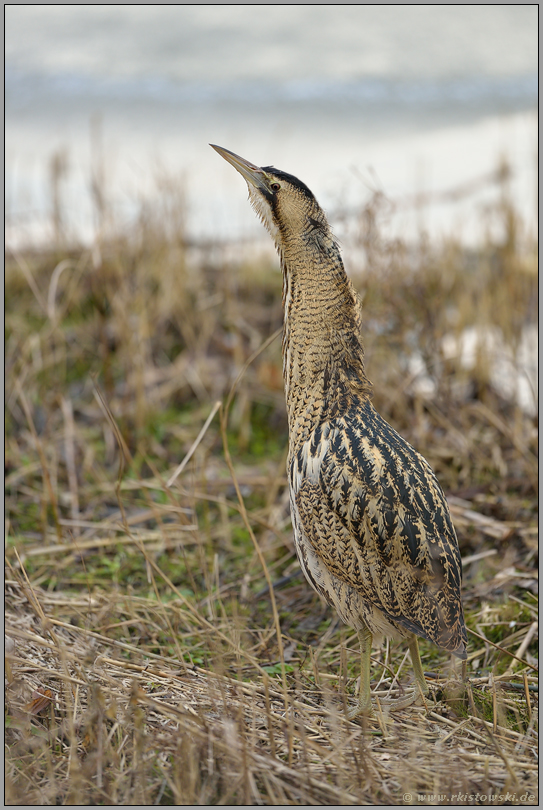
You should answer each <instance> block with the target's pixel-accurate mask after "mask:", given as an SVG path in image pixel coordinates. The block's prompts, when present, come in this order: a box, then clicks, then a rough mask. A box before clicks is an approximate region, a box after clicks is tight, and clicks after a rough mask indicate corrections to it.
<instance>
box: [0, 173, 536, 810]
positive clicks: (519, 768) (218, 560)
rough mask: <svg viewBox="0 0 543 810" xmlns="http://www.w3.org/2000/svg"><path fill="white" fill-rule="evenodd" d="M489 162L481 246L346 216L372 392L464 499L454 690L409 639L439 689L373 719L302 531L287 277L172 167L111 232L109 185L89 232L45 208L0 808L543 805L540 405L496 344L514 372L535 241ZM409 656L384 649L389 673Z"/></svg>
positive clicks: (22, 456)
mask: <svg viewBox="0 0 543 810" xmlns="http://www.w3.org/2000/svg"><path fill="white" fill-rule="evenodd" d="M501 182H502V190H503V193H502V196H501V198H500V199H499V201H498V203H497V205H496V208H495V209H494V211H493V212H491V214H492V216H493V217H494V218H495V220H496V221H497V220H499V221H500V222H501V223H502V225H503V226H504V227H503V228H502V231H501V236H500V237H499V238H490V236H489V238H488V240H487V244H486V246H485V247H484V248H482V249H481V250H479V251H477V252H475V251H474V252H471V253H467V252H466V251H465V250H463V249H462V248H461V247H460V245H458V244H456V243H455V242H454V241H453V240H451V241H450V242H449V243H447V244H440V245H431V244H429V242H428V240H427V239H426V238H425V237H424V234H421V235H420V238H419V239H418V241H417V243H416V244H414V245H413V244H412V245H406V244H403V243H398V242H395V243H390V242H387V241H386V240H385V239H384V238H383V236H382V231H381V230H380V221H381V220H380V217H381V216H382V215H383V200H382V199H381V198H380V197H375V198H374V199H373V200H371V201H370V202H369V203H368V204H367V205H366V206H365V207H363V208H362V209H361V211H360V212H359V216H358V218H356V217H355V218H354V219H350V220H349V222H348V223H347V224H348V226H349V233H350V239H351V246H352V247H356V248H357V250H358V255H359V256H360V267H358V268H357V267H354V271H355V272H354V277H355V281H356V283H357V285H358V287H359V289H360V292H361V294H362V297H363V300H364V313H365V316H364V323H365V326H364V335H365V344H366V350H367V367H368V373H369V376H370V378H371V379H372V380H373V382H374V384H375V396H374V401H375V404H376V406H377V407H378V409H379V410H380V411H381V412H382V413H383V415H384V416H385V417H386V418H387V419H389V420H390V421H391V422H392V424H393V425H394V426H395V427H397V428H398V429H399V430H400V431H401V432H402V433H403V434H404V435H405V436H406V437H407V438H408V439H409V440H410V441H411V442H412V443H413V444H414V445H415V446H416V447H417V448H418V449H419V450H420V451H421V452H422V453H424V455H425V456H426V457H427V458H428V460H429V461H430V462H431V464H432V466H433V467H434V469H435V470H436V472H437V474H438V476H439V478H440V480H441V482H442V485H443V487H444V489H445V491H446V493H447V495H448V497H449V500H450V503H451V509H452V512H453V517H454V520H455V524H456V527H457V531H458V535H459V542H460V547H461V551H462V556H463V559H464V564H465V566H464V567H465V574H464V601H465V606H466V618H467V624H468V626H469V637H470V649H469V657H468V664H467V675H468V679H469V680H468V682H467V686H465V685H463V684H462V680H461V673H460V672H459V671H458V670H457V671H454V670H453V669H452V668H451V667H452V664H451V661H450V660H449V659H448V657H447V656H446V655H445V654H442V653H441V652H439V651H437V650H436V649H435V648H434V647H433V646H432V645H430V644H422V645H421V648H422V658H423V664H424V667H425V670H427V674H428V678H429V680H430V682H431V683H432V684H433V690H432V693H433V698H432V701H429V702H428V705H426V706H425V707H421V708H415V707H414V708H411V709H406V710H404V711H402V712H396V713H394V714H393V715H390V716H388V715H387V714H386V713H385V711H378V713H377V716H376V719H375V720H372V721H369V722H367V723H364V722H359V723H353V722H350V721H348V720H347V719H346V711H345V709H346V706H347V705H348V704H351V703H352V701H353V695H354V694H355V692H356V677H357V675H358V651H357V643H356V638H355V636H354V635H353V633H352V632H351V631H350V630H349V629H348V628H345V627H343V626H342V625H340V624H339V623H338V621H337V619H336V617H335V616H334V614H333V612H332V611H331V609H330V608H328V607H327V606H326V605H324V604H323V603H321V601H320V600H319V598H318V597H317V595H316V594H314V593H313V592H312V591H311V590H310V588H309V586H308V585H307V584H306V583H305V581H304V580H303V578H302V577H301V576H300V575H299V567H298V565H297V562H296V558H295V554H294V549H293V544H292V537H291V529H290V521H289V514H288V499H287V497H286V477H285V448H286V418H285V411H284V402H283V392H282V381H281V370H280V347H279V341H278V340H273V339H270V337H271V336H273V335H274V333H276V331H277V330H278V329H279V328H280V324H281V299H280V287H281V280H280V275H279V273H278V272H277V271H276V270H275V269H274V268H273V267H272V266H271V265H269V264H268V263H267V262H266V261H265V260H260V261H255V260H252V259H251V251H250V250H249V249H247V250H245V251H244V256H245V257H246V258H245V259H244V260H240V259H239V254H238V255H237V251H233V250H232V249H231V246H225V245H222V246H220V245H215V244H208V245H202V244H200V245H193V244H190V242H189V240H188V239H187V238H186V235H185V232H184V229H183V206H182V201H180V200H179V199H178V198H177V196H176V195H177V191H176V190H175V189H174V190H172V189H170V192H169V193H167V192H168V189H166V190H165V192H164V196H163V206H162V208H161V210H159V211H156V210H155V211H154V213H153V215H151V213H150V209H148V208H147V209H145V208H142V215H141V219H140V222H139V223H138V227H137V228H135V229H134V231H133V232H132V233H130V234H128V235H124V236H120V235H118V234H117V235H112V229H111V228H108V227H107V205H106V201H105V200H104V199H103V198H102V197H103V195H102V196H101V197H100V206H98V203H97V211H98V213H99V217H98V219H99V221H100V226H101V235H99V236H98V237H97V239H96V243H95V244H94V246H93V247H92V249H90V250H87V249H80V248H76V247H67V246H66V245H65V244H63V236H62V232H61V225H62V216H61V212H60V213H59V211H58V206H57V207H53V210H54V223H53V224H54V228H55V233H56V239H57V244H56V247H54V248H51V249H50V250H47V251H45V250H43V251H39V252H38V251H32V250H28V251H25V252H24V253H23V254H21V255H16V256H12V255H9V256H8V257H7V266H6V302H7V311H6V328H7V337H6V375H7V387H6V388H7V399H6V415H7V419H6V425H7V428H6V476H7V477H6V528H7V530H6V534H7V547H6V566H7V574H6V577H7V584H6V597H7V598H6V633H7V642H6V720H7V730H6V744H7V760H6V803H7V804H9V805H15V804H30V805H32V804H44V805H48V804H67V805H77V804H104V805H124V804H126V805H152V804H187V805H199V804H203V805H205V804H209V805H214V804H217V805H220V804H225V805H238V804H239V805H251V804H265V805H266V804H267V805H288V804H293V805H298V804H301V805H303V804H308V805H328V804H330V805H334V806H336V805H350V804H354V805H367V804H378V805H380V804H382V805H397V804H428V805H436V804H452V805H464V804H466V805H469V804H536V803H537V771H536V759H535V750H536V745H537V743H536V732H537V703H538V691H537V659H536V655H537V604H536V597H535V594H536V592H537V569H536V564H537V556H536V555H537V474H538V468H537V455H536V453H537V425H536V423H535V421H534V418H533V416H531V415H530V414H528V413H526V412H525V411H524V410H523V409H521V408H520V407H519V405H518V404H516V403H515V402H514V399H512V398H508V397H507V396H505V395H504V392H503V390H501V389H500V387H499V385H497V384H496V374H495V370H496V369H495V367H494V370H493V368H492V362H493V360H492V357H491V351H492V347H491V346H489V344H488V341H485V339H484V336H485V335H488V334H490V333H491V334H496V333H499V337H500V341H501V345H502V347H504V350H505V351H506V356H507V363H508V364H509V365H513V366H515V363H517V360H518V358H519V352H520V347H521V346H522V342H523V340H524V339H525V336H526V330H529V329H530V328H535V323H536V300H537V299H536V293H537V283H536V282H537V279H536V273H535V260H536V259H535V257H536V255H537V254H536V245H535V242H534V241H533V240H531V239H530V236H529V234H526V233H525V232H524V231H523V226H522V222H520V221H519V218H518V215H517V214H516V212H515V211H514V208H513V206H512V205H511V203H510V201H509V199H508V196H507V193H506V175H505V174H504V173H503V172H502V175H501ZM248 216H250V212H249V213H248ZM230 255H232V256H233V257H234V258H229V256H230ZM236 255H237V258H236ZM357 270H359V271H360V272H358V274H357V272H356V271H357ZM469 330H475V331H476V332H477V330H478V332H477V333H478V334H479V335H481V336H482V338H481V340H480V341H479V342H478V343H477V344H476V350H475V352H474V355H473V362H472V363H471V364H469V365H466V364H464V363H462V362H461V361H460V359H459V357H458V355H457V354H455V352H454V351H451V346H453V347H454V345H455V341H457V340H458V339H460V338H461V337H462V336H464V335H465V334H466V332H467V331H469ZM492 330H495V331H492ZM413 356H417V357H418V358H419V367H416V366H415V365H414V364H413ZM496 362H498V367H499V362H500V361H499V360H498V361H496ZM501 362H504V363H505V361H503V360H502V361H501ZM517 365H518V363H517ZM420 368H424V374H423V380H422V381H423V382H424V386H422V385H421V373H420ZM504 373H505V366H504ZM216 403H219V404H216ZM180 464H181V469H180ZM270 583H273V584H274V587H273V588H270ZM404 654H405V650H404V649H403V648H402V647H401V645H400V646H391V647H390V648H389V647H388V646H387V647H386V648H385V649H383V650H381V651H375V656H374V668H373V673H374V678H375V682H374V688H375V691H376V693H377V694H378V695H385V694H386V693H387V692H388V691H389V690H392V691H393V692H398V691H401V690H403V689H404V688H405V686H406V683H407V681H408V680H409V678H410V671H409V668H408V667H403V661H404Z"/></svg>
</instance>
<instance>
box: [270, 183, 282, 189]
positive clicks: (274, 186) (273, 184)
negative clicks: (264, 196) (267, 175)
mask: <svg viewBox="0 0 543 810" xmlns="http://www.w3.org/2000/svg"><path fill="white" fill-rule="evenodd" d="M270 188H271V190H272V191H279V189H280V188H281V186H280V185H279V183H272V184H271V186H270Z"/></svg>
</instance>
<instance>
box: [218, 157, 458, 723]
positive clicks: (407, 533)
mask: <svg viewBox="0 0 543 810" xmlns="http://www.w3.org/2000/svg"><path fill="white" fill-rule="evenodd" d="M210 146H212V148H213V149H215V151H216V152H218V154H219V155H221V156H222V157H223V158H224V159H225V160H226V161H228V163H230V164H231V165H232V166H233V167H234V168H235V169H237V171H238V172H239V173H240V174H241V175H242V176H243V178H244V179H245V180H246V182H247V186H248V189H249V201H250V203H251V204H252V206H253V208H254V209H255V211H256V213H257V215H258V217H259V218H260V219H261V220H262V222H263V224H264V225H265V227H266V228H267V230H268V231H269V233H270V235H271V237H272V238H273V240H274V242H275V247H276V249H277V252H278V254H279V259H280V264H281V269H282V275H283V288H282V301H283V332H282V357H283V379H284V388H285V399H286V409H287V417H288V433H289V447H288V458H287V473H288V482H289V490H290V509H291V519H292V526H293V533H294V541H295V547H296V552H297V556H298V560H299V562H300V566H301V568H302V570H303V572H304V574H305V577H306V578H307V580H308V582H309V583H310V584H311V585H312V587H313V588H314V589H315V591H317V593H319V594H320V595H321V596H322V597H324V599H325V600H326V601H327V602H328V603H329V604H330V605H332V606H333V607H334V608H335V609H336V611H337V613H338V614H339V616H340V618H341V619H342V621H343V622H344V623H345V624H347V625H349V626H350V627H352V628H354V629H355V631H356V632H357V634H358V638H359V642H360V667H361V669H360V680H359V690H358V702H357V705H356V707H355V708H354V709H352V710H350V711H349V717H350V718H352V719H354V718H356V717H357V716H359V715H366V716H371V715H373V714H374V709H373V702H372V696H371V649H372V643H373V640H374V637H375V638H377V639H381V638H382V637H383V636H384V637H387V638H390V639H393V640H405V641H406V642H407V646H408V649H409V653H410V657H411V661H412V667H413V674H414V679H415V688H414V689H412V690H410V691H409V692H408V694H407V695H406V696H405V695H404V697H403V698H400V699H396V700H389V704H390V707H391V708H392V709H403V708H406V707H407V706H409V705H412V704H413V703H415V702H416V701H419V702H420V700H424V699H425V697H426V696H428V694H429V691H430V690H429V687H428V684H427V683H426V679H425V676H424V672H423V668H422V663H421V658H420V653H419V647H418V638H419V637H420V638H423V639H427V640H429V641H431V642H433V643H434V644H435V645H437V647H439V648H441V649H443V650H446V651H449V652H450V653H452V654H454V655H455V656H456V657H458V658H460V659H462V660H465V659H466V658H467V652H466V647H467V634H466V627H465V622H464V614H463V606H462V598H461V582H462V560H461V556H460V551H459V547H458V540H457V537H456V533H455V529H454V526H453V523H452V520H451V515H450V511H449V507H448V504H447V501H446V498H445V495H444V493H443V490H442V488H441V486H440V484H439V482H438V480H437V477H436V475H435V473H434V472H433V470H432V468H431V467H430V465H429V463H428V462H427V461H426V459H425V458H424V457H423V456H422V455H420V453H418V452H417V451H416V450H415V449H414V448H413V447H412V446H411V444H409V443H408V442H407V441H406V440H405V439H404V438H403V437H402V436H400V435H399V433H397V432H396V430H395V429H394V428H393V427H392V426H391V425H390V424H388V422H387V421H386V420H385V419H384V418H383V417H382V416H381V415H380V414H379V413H378V411H377V410H376V409H375V407H374V406H373V403H372V390H373V387H372V384H371V382H370V380H369V379H368V377H367V375H366V370H365V362H364V351H363V346H362V338H361V331H362V319H361V304H360V299H359V297H358V294H357V293H356V291H355V289H354V287H353V284H352V282H351V281H350V279H349V277H348V276H347V274H346V271H345V268H344V264H343V260H342V257H341V253H340V249H339V245H338V242H337V240H336V238H335V237H334V235H333V233H332V230H331V228H330V225H329V224H328V221H327V218H326V215H325V213H324V211H323V209H322V208H321V207H320V205H319V204H318V202H317V200H316V199H315V197H314V195H313V193H312V192H311V191H310V190H309V188H308V187H307V186H306V185H305V183H303V182H302V181H301V180H299V179H298V178H297V177H294V176H293V175H291V174H288V173H287V172H284V171H281V170H279V169H276V168H274V167H273V166H264V167H259V166H256V165H255V164H253V163H250V162H249V161H248V160H245V159H244V158H242V157H240V156H239V155H236V154H235V153H234V152H230V151H229V150H228V149H224V148H223V147H220V146H217V145H215V144H210Z"/></svg>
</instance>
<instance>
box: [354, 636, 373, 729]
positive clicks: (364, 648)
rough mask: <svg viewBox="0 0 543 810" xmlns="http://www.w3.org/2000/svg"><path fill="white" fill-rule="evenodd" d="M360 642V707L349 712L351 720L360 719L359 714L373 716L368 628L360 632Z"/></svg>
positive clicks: (370, 639) (370, 637) (370, 640)
mask: <svg viewBox="0 0 543 810" xmlns="http://www.w3.org/2000/svg"><path fill="white" fill-rule="evenodd" d="M358 638H359V640H360V689H359V690H358V706H356V708H354V709H351V711H350V712H349V720H353V719H354V718H355V717H358V715H359V714H371V713H372V706H371V690H370V663H371V642H372V635H371V633H370V631H369V630H368V628H367V627H364V628H363V629H362V630H359V631H358Z"/></svg>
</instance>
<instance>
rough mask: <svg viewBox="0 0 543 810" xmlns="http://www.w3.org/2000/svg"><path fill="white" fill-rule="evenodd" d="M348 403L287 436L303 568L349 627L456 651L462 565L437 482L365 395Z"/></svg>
mask: <svg viewBox="0 0 543 810" xmlns="http://www.w3.org/2000/svg"><path fill="white" fill-rule="evenodd" d="M345 402H346V403H347V407H346V409H345V410H344V411H343V412H342V413H338V408H336V409H335V415H334V416H332V418H330V419H323V420H320V421H319V422H318V423H317V424H315V426H314V428H313V430H312V431H311V432H310V434H309V436H308V438H307V439H306V440H305V441H304V442H301V443H300V442H299V443H296V441H293V442H291V453H290V459H289V479H290V486H291V493H292V505H293V511H294V513H295V515H294V526H295V534H296V542H297V546H298V552H299V556H300V559H301V561H302V565H303V566H304V569H305V571H306V575H307V576H308V577H309V578H310V580H311V579H312V580H313V581H312V584H313V585H314V587H316V589H317V590H320V592H321V593H322V594H323V595H324V596H325V597H326V598H327V599H328V600H329V601H330V602H331V603H332V604H335V605H336V607H338V609H339V608H340V607H341V606H342V608H343V609H342V610H340V613H343V618H344V619H345V620H346V621H348V623H349V624H352V625H354V626H357V621H358V620H359V619H361V620H363V621H364V623H365V624H367V625H368V626H369V627H370V628H371V629H373V632H385V633H386V632H387V631H388V633H391V629H392V630H394V631H395V632H393V633H392V635H398V634H399V635H405V634H406V633H408V632H413V633H415V634H416V635H419V636H422V637H423V638H427V639H429V640H431V641H433V642H434V643H435V644H437V645H438V646H439V647H442V648H444V649H447V650H450V651H451V652H453V653H455V654H456V655H458V656H459V657H462V658H463V657H465V645H466V631H465V626H464V620H463V613H462V603H461V598H460V585H461V576H462V565H461V559H460V553H459V550H458V543H457V540H456V535H455V532H454V528H453V526H452V522H451V519H450V514H449V509H448V506H447V503H446V500H445V497H444V495H443V492H442V490H441V487H440V486H439V483H438V481H437V479H436V477H435V475H434V473H433V471H432V469H431V468H430V466H429V464H428V463H427V462H426V460H425V459H424V458H423V457H422V456H421V455H420V454H419V453H417V452H416V451H415V450H414V449H413V447H411V445H410V444H409V443H408V442H407V441H405V439H403V438H402V437H401V436H400V435H399V434H398V433H397V432H396V431H395V430H394V429H393V428H392V427H391V426H390V425H389V424H388V423H387V422H386V421H385V420H384V419H383V418H382V417H381V416H380V415H379V414H378V413H377V412H376V410H375V409H374V407H373V405H372V404H371V401H370V400H369V398H367V397H366V398H359V397H356V396H354V397H348V398H346V399H345ZM332 412H333V411H332ZM304 558H305V565H304ZM331 588H332V589H335V592H334V593H330V592H329V591H330V589H331ZM338 589H339V592H340V596H339V597H338V596H337V593H338ZM349 605H350V606H351V608H350V609H349ZM360 613H361V614H362V615H358V616H357V615H356V614H360ZM349 614H351V615H349Z"/></svg>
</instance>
